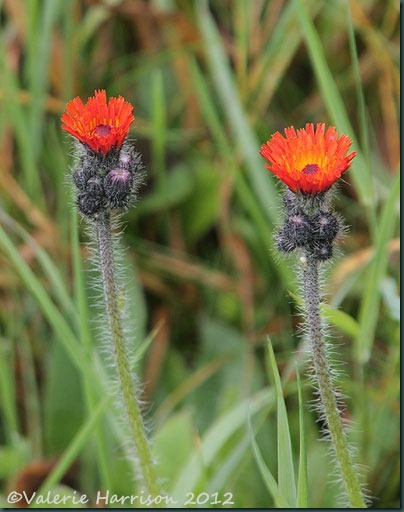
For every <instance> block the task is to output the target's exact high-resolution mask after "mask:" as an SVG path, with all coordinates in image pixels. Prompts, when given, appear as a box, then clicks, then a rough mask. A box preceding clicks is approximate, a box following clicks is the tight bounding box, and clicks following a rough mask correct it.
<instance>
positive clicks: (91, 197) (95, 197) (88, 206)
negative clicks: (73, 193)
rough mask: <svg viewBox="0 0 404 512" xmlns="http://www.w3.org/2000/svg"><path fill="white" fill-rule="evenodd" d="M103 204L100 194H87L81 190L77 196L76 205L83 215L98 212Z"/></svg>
mask: <svg viewBox="0 0 404 512" xmlns="http://www.w3.org/2000/svg"><path fill="white" fill-rule="evenodd" d="M104 206H105V201H104V197H103V196H102V195H101V194H88V193H87V192H83V193H81V194H78V196H77V207H78V209H79V211H80V213H82V214H83V215H87V216H92V215H95V214H96V213H99V212H100V211H101V210H102V209H103V208H104Z"/></svg>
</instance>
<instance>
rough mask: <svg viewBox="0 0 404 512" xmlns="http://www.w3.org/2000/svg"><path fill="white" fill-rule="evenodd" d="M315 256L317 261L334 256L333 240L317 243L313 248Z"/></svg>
mask: <svg viewBox="0 0 404 512" xmlns="http://www.w3.org/2000/svg"><path fill="white" fill-rule="evenodd" d="M312 255H313V258H314V259H315V260H317V261H326V260H329V259H330V258H332V256H333V246H332V242H331V241H324V242H323V243H316V244H315V245H314V247H313V248H312Z"/></svg>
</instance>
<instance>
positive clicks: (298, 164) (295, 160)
mask: <svg viewBox="0 0 404 512" xmlns="http://www.w3.org/2000/svg"><path fill="white" fill-rule="evenodd" d="M350 145H351V140H350V139H349V138H348V137H347V136H346V135H341V136H340V137H338V134H337V132H336V130H335V128H334V127H329V128H328V129H327V131H325V125H324V124H317V126H316V129H314V126H313V125H312V124H307V125H306V128H305V129H301V130H298V131H297V132H296V130H295V129H294V128H293V127H290V128H286V129H285V137H283V136H282V135H281V134H280V133H279V132H277V133H275V134H274V135H273V136H272V138H271V139H270V140H269V141H268V142H267V143H266V144H264V145H263V146H262V147H261V152H260V154H261V155H262V156H263V157H264V158H265V159H266V160H267V161H268V164H269V165H267V166H266V167H267V168H268V169H269V170H270V171H271V172H272V173H274V174H275V175H276V176H278V178H279V179H280V180H281V181H283V183H285V185H287V187H288V188H287V190H286V192H285V195H284V210H285V222H284V224H283V226H282V227H281V229H280V230H279V231H278V232H277V233H276V235H275V241H276V245H277V248H278V250H279V251H280V252H283V253H291V252H294V251H298V252H299V254H300V263H301V273H302V280H303V288H304V299H305V325H306V335H307V337H308V341H309V345H310V352H311V359H312V366H313V373H314V374H313V379H314V382H315V385H316V386H317V388H318V392H319V405H318V409H319V411H320V413H321V417H322V418H324V420H325V422H326V424H327V434H328V437H329V438H330V441H331V445H332V448H333V450H334V453H335V457H336V461H337V464H338V467H339V470H340V474H341V477H342V480H343V483H344V487H345V492H346V495H347V497H348V500H349V504H350V506H351V507H353V508H365V507H366V505H365V500H364V496H363V493H362V490H361V484H360V481H359V477H358V474H357V470H356V468H355V465H354V463H353V460H352V456H351V452H350V448H349V444H348V440H347V435H346V432H345V428H344V425H343V422H342V418H341V410H340V408H339V404H338V394H337V391H336V389H335V387H334V383H333V378H332V373H333V372H332V368H331V366H330V362H329V360H328V356H327V353H328V350H327V349H328V342H327V338H326V336H325V334H324V328H323V322H322V318H321V314H320V302H321V300H320V287H319V277H320V275H321V270H322V265H323V263H324V262H327V261H329V260H330V259H331V258H332V256H333V245H334V241H335V239H336V237H337V236H338V234H340V232H341V231H342V225H341V222H340V220H339V218H338V217H337V216H335V214H334V213H333V211H332V209H331V205H330V188H331V187H332V185H333V183H334V182H335V181H336V180H337V179H338V178H340V176H341V175H342V174H343V173H344V172H345V171H346V170H347V169H348V168H349V167H350V165H351V161H352V159H353V158H354V156H355V155H356V153H355V152H352V153H351V154H349V155H347V156H346V153H347V151H348V150H349V147H350Z"/></svg>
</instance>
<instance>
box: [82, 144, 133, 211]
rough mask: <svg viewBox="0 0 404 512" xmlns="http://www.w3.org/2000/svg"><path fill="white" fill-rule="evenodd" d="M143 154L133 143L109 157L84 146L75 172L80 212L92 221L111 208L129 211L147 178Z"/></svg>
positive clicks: (123, 145)
mask: <svg viewBox="0 0 404 512" xmlns="http://www.w3.org/2000/svg"><path fill="white" fill-rule="evenodd" d="M142 169H143V166H142V161H141V156H140V153H137V152H136V151H135V150H134V148H133V146H132V145H131V144H130V143H129V141H125V142H124V143H123V144H122V146H121V147H120V148H115V149H113V150H111V151H109V152H108V153H107V154H106V155H103V154H102V153H99V152H95V151H92V150H91V149H90V148H88V147H84V148H83V147H81V151H80V159H79V165H78V168H77V169H76V170H75V171H74V172H73V176H72V177H73V182H74V184H75V185H76V188H77V198H76V203H77V207H78V209H79V211H80V213H81V214H82V215H84V216H86V217H89V218H95V217H97V216H98V215H99V214H101V213H103V212H105V211H108V210H111V209H126V208H128V207H129V206H130V204H131V203H132V201H133V200H134V199H135V194H136V191H137V188H138V186H139V185H140V183H141V182H142V179H143V171H142Z"/></svg>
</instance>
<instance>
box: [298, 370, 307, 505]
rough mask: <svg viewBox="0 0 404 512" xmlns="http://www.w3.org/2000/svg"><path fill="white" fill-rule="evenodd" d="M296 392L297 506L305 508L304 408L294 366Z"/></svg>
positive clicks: (300, 387)
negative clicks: (298, 446)
mask: <svg viewBox="0 0 404 512" xmlns="http://www.w3.org/2000/svg"><path fill="white" fill-rule="evenodd" d="M296 377H297V391H298V395H299V432H300V433H299V440H300V451H299V474H298V479H297V506H298V508H307V506H308V491H309V489H308V475H307V451H306V432H305V428H304V408H303V397H302V383H301V381H300V374H299V368H298V367H297V366H296Z"/></svg>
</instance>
